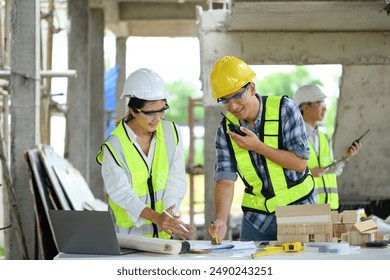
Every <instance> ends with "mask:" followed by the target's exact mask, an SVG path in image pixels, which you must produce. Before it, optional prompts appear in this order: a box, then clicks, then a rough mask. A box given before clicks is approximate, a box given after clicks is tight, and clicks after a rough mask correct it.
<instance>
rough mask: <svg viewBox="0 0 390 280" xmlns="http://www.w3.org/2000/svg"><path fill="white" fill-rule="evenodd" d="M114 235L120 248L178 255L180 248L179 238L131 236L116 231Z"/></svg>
mask: <svg viewBox="0 0 390 280" xmlns="http://www.w3.org/2000/svg"><path fill="white" fill-rule="evenodd" d="M116 235H117V238H118V243H119V246H120V247H121V248H128V249H137V250H141V251H147V252H153V253H160V254H168V255H178V254H179V253H180V251H181V249H182V243H181V242H180V241H179V240H171V239H161V238H152V237H144V236H131V235H128V234H123V233H117V234H116Z"/></svg>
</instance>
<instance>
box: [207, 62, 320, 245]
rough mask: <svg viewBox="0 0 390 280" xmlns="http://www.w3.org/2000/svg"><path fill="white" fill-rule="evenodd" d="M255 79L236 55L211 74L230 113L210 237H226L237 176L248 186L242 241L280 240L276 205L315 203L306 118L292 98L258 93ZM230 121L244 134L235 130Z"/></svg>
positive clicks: (219, 140) (223, 129)
mask: <svg viewBox="0 0 390 280" xmlns="http://www.w3.org/2000/svg"><path fill="white" fill-rule="evenodd" d="M255 76H256V74H255V73H254V72H253V71H252V69H251V68H250V67H249V66H248V65H247V64H246V63H245V62H244V61H242V60H240V59H238V58H236V57H234V56H225V57H222V58H221V59H219V60H218V61H217V62H216V63H215V66H214V69H213V70H212V72H211V75H210V83H211V88H212V93H213V97H214V99H215V100H216V101H217V102H218V103H220V104H221V105H222V106H223V108H224V109H226V110H227V111H228V113H227V114H226V117H223V119H222V121H221V124H220V125H219V127H218V129H217V132H216V137H215V148H216V161H215V168H214V181H215V182H216V188H215V208H216V213H215V220H214V221H213V228H211V227H210V228H209V230H208V233H209V235H210V237H213V234H214V233H216V234H217V236H218V238H219V239H223V238H224V237H225V235H226V231H227V219H228V216H229V211H230V207H231V204H232V199H233V194H234V183H235V181H236V180H237V175H239V176H240V177H241V179H242V180H243V182H244V184H245V190H244V195H243V199H242V205H241V207H242V210H243V218H242V225H241V233H240V240H276V237H277V231H276V217H275V209H276V207H277V206H285V205H291V204H314V203H316V197H315V195H314V194H313V189H314V180H313V177H312V176H311V174H310V172H309V170H308V168H307V160H308V159H309V155H310V149H309V146H308V142H307V137H306V131H305V125H304V122H303V119H302V115H301V113H300V111H299V109H298V107H297V106H296V104H295V103H294V101H293V100H291V99H289V98H287V97H283V96H260V95H259V94H257V93H256V85H255V84H254V82H253V81H252V80H253V78H254V77H255ZM230 122H232V123H234V124H235V125H237V126H239V130H240V131H237V130H236V132H237V133H234V132H232V131H231V130H232V129H233V128H232V124H231V123H230ZM240 134H245V135H240Z"/></svg>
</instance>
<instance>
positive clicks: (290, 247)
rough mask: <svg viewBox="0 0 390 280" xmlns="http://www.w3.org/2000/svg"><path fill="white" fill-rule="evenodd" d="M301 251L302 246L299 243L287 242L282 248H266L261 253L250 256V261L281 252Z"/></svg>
mask: <svg viewBox="0 0 390 280" xmlns="http://www.w3.org/2000/svg"><path fill="white" fill-rule="evenodd" d="M301 250H303V245H302V243H301V242H288V243H284V244H283V245H282V246H267V247H265V248H264V249H263V251H260V252H256V253H254V254H252V259H255V258H258V257H261V256H267V255H271V254H275V253H278V252H281V251H284V252H298V251H301Z"/></svg>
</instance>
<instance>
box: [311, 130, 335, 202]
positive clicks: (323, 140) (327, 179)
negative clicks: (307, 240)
mask: <svg viewBox="0 0 390 280" xmlns="http://www.w3.org/2000/svg"><path fill="white" fill-rule="evenodd" d="M318 137H319V155H318V156H316V155H317V153H316V151H315V150H314V147H313V145H312V143H311V142H310V141H309V147H310V158H309V160H308V162H307V166H308V167H309V169H313V168H316V167H320V166H321V167H325V166H328V165H329V164H331V163H332V158H331V156H330V147H329V141H328V139H327V137H326V135H325V134H324V133H322V132H318ZM314 183H315V189H314V191H315V192H316V194H317V201H318V203H319V204H325V203H329V204H330V208H331V209H332V210H336V209H338V208H339V194H338V191H337V176H336V174H335V173H329V174H324V175H323V176H321V177H314Z"/></svg>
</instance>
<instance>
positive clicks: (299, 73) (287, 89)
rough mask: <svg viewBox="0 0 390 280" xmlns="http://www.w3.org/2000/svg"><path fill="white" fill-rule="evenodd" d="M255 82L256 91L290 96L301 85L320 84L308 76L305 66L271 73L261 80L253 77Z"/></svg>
mask: <svg viewBox="0 0 390 280" xmlns="http://www.w3.org/2000/svg"><path fill="white" fill-rule="evenodd" d="M255 83H256V89H257V92H258V93H260V94H261V95H277V96H280V95H287V96H288V97H290V98H291V97H293V95H294V92H295V91H296V90H297V89H298V87H300V86H301V85H305V84H316V85H319V86H322V82H321V81H320V80H318V79H315V78H313V77H312V76H310V73H309V72H308V71H307V69H306V68H305V66H296V67H295V68H294V70H292V71H291V72H287V73H275V74H271V75H268V76H265V77H264V78H263V79H261V80H259V79H255Z"/></svg>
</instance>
